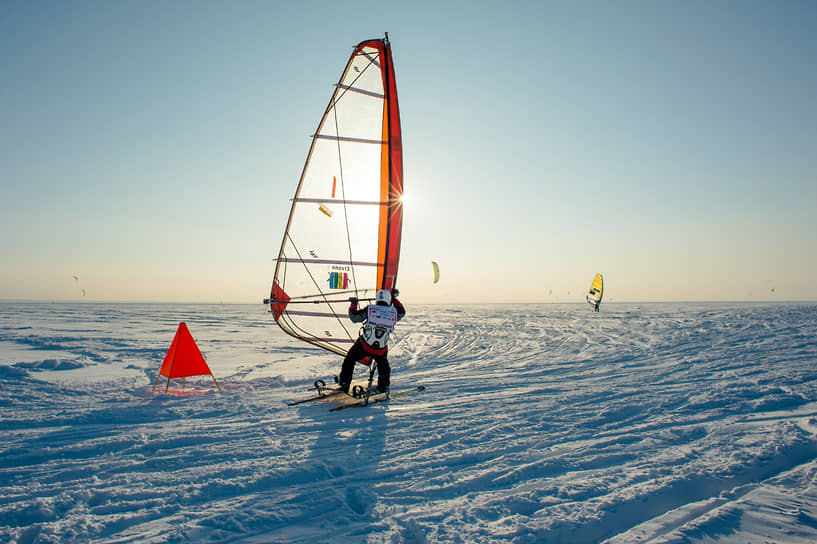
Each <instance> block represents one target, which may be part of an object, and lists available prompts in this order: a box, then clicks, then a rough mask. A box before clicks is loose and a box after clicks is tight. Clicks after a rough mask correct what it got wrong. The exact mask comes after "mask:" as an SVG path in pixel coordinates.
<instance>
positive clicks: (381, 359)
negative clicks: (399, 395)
mask: <svg viewBox="0 0 817 544" xmlns="http://www.w3.org/2000/svg"><path fill="white" fill-rule="evenodd" d="M399 294H400V292H399V291H398V290H397V289H392V290H391V292H389V291H387V290H386V289H381V290H379V291H378V292H377V294H376V295H375V304H369V305H367V306H366V307H365V308H363V309H358V307H357V303H358V300H357V298H355V297H351V298H350V299H349V302H350V303H351V304H349V319H351V320H352V321H353V322H354V323H363V327H361V332H360V336H359V337H358V339H357V340H356V341H355V343H354V344H353V345H352V347H351V348H349V351H348V352H347V353H346V358H345V359H344V360H343V366H342V367H341V370H340V376H339V377H338V384H339V385H340V388H341V389H342V390H343V391H344V392H346V393H348V392H349V386H350V384H351V383H352V375H353V374H354V372H355V363H357V362H358V361H359V360H361V359H363V358H365V357H370V358H372V359H374V361H375V362H376V363H377V389H378V390H380V392H383V393H385V392H386V391H388V390H389V383H390V377H391V367H390V366H389V359H388V353H389V346H388V342H389V334H390V333H391V332H392V331H393V330H394V325H395V324H396V323H397V322H398V321H400V320H401V319H403V316H405V315H406V309H405V308H404V307H403V305H402V304H401V303H400V301H399V300H397V296H398V295H399Z"/></svg>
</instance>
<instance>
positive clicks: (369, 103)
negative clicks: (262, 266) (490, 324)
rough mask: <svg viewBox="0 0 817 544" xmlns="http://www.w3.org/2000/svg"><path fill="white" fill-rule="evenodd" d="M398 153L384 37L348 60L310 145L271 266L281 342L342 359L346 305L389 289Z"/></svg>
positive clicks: (354, 333) (397, 223) (398, 217)
mask: <svg viewBox="0 0 817 544" xmlns="http://www.w3.org/2000/svg"><path fill="white" fill-rule="evenodd" d="M402 195H403V149H402V137H401V132H400V112H399V108H398V104H397V88H396V85H395V77H394V66H393V64H392V54H391V45H390V43H389V40H388V35H386V37H385V38H384V39H373V40H366V41H364V42H361V43H360V44H358V45H357V46H356V47H355V48H354V51H353V52H352V55H351V57H350V58H349V61H348V62H347V63H346V67H345V68H344V70H343V74H342V75H341V77H340V80H339V81H338V83H337V84H336V85H335V88H334V92H333V93H332V97H331V99H330V100H329V105H328V106H327V108H326V110H325V112H324V114H323V116H322V117H321V120H320V123H319V124H318V129H317V130H316V131H315V134H314V135H313V136H312V144H311V146H310V148H309V153H308V155H307V159H306V164H304V168H303V172H302V173H301V178H300V181H299V182H298V187H297V189H296V191H295V197H294V198H293V199H292V208H291V210H290V213H289V220H288V222H287V227H286V231H285V232H284V237H283V241H282V243H281V250H280V252H279V253H278V258H277V260H276V266H275V276H274V278H273V282H272V291H271V293H270V309H271V310H272V313H273V316H274V317H275V320H276V322H277V323H278V325H279V326H280V327H281V328H282V329H283V330H284V331H285V332H287V333H288V334H290V335H292V336H294V337H296V338H299V339H301V340H304V341H306V342H309V343H311V344H314V345H316V346H319V347H321V348H324V349H327V350H329V351H332V352H334V353H338V354H345V353H346V351H347V350H348V349H349V347H350V346H351V344H352V343H353V342H354V341H355V340H356V339H357V337H358V333H359V327H360V325H359V324H354V323H352V322H351V321H350V320H349V317H348V304H349V303H348V299H349V297H352V296H354V297H357V298H359V299H361V300H365V299H369V298H372V297H374V294H375V292H376V290H378V289H392V288H394V287H396V285H397V269H398V265H399V261H400V238H401V233H402V223H403V206H402V202H401V198H402Z"/></svg>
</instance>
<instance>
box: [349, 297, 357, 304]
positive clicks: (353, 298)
mask: <svg viewBox="0 0 817 544" xmlns="http://www.w3.org/2000/svg"><path fill="white" fill-rule="evenodd" d="M349 302H351V303H352V304H357V297H349Z"/></svg>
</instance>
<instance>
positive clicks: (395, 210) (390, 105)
mask: <svg viewBox="0 0 817 544" xmlns="http://www.w3.org/2000/svg"><path fill="white" fill-rule="evenodd" d="M365 47H372V48H375V49H377V51H378V53H379V57H380V64H381V67H382V77H383V90H384V94H385V100H384V102H383V142H384V143H383V149H382V153H381V180H380V201H381V202H388V205H387V206H384V207H382V208H381V210H380V225H379V229H378V242H377V243H378V251H377V255H378V261H379V262H380V263H382V264H383V266H382V268H380V269H379V270H378V277H377V285H378V288H379V289H392V288H394V287H396V286H397V270H398V267H399V265H400V240H401V238H402V232H403V201H402V198H403V136H402V132H401V129H400V106H399V103H398V101H397V83H396V79H395V76H394V63H393V62H392V54H391V44H390V43H389V41H388V38H386V39H377V40H366V41H364V42H361V43H359V44H358V45H357V47H356V48H355V52H354V53H353V56H354V55H356V54H358V53H359V52H360V51H361V50H363V48H365Z"/></svg>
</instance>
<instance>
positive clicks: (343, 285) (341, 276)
mask: <svg viewBox="0 0 817 544" xmlns="http://www.w3.org/2000/svg"><path fill="white" fill-rule="evenodd" d="M329 288H330V289H348V288H349V274H347V273H346V272H330V273H329Z"/></svg>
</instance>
